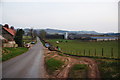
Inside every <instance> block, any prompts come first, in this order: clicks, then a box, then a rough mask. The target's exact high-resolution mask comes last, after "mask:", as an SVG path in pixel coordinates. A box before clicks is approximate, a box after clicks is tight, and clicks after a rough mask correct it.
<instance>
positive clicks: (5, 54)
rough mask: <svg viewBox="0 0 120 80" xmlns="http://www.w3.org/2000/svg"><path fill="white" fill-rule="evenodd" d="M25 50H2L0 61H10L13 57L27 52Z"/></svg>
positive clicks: (19, 48)
mask: <svg viewBox="0 0 120 80" xmlns="http://www.w3.org/2000/svg"><path fill="white" fill-rule="evenodd" d="M27 50H28V49H27V48H24V47H18V48H3V53H2V61H6V60H8V59H11V58H13V57H15V56H18V55H20V54H23V53H25V52H26V51H27Z"/></svg>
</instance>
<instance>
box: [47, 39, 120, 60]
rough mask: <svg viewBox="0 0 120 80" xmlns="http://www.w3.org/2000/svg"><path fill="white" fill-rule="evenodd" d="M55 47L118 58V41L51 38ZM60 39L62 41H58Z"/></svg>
mask: <svg viewBox="0 0 120 80" xmlns="http://www.w3.org/2000/svg"><path fill="white" fill-rule="evenodd" d="M47 41H48V42H50V44H52V45H53V46H55V47H57V46H58V47H59V48H60V49H61V51H62V52H63V53H68V54H74V55H81V56H97V57H107V58H118V41H103V42H87V41H86V42H85V41H80V40H64V39H49V40H47ZM56 41H59V42H60V43H58V44H57V43H56Z"/></svg>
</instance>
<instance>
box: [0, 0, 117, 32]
mask: <svg viewBox="0 0 120 80" xmlns="http://www.w3.org/2000/svg"><path fill="white" fill-rule="evenodd" d="M118 1H119V0H1V3H0V9H1V11H2V12H1V13H2V15H0V17H1V19H2V20H0V23H2V24H6V23H7V24H9V25H10V26H14V27H15V28H37V29H46V28H51V29H61V30H69V31H82V30H84V31H97V32H104V33H106V32H118Z"/></svg>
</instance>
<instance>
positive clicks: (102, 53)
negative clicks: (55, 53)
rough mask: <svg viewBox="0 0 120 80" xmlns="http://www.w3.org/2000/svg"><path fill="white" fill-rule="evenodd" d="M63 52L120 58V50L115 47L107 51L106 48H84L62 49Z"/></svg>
mask: <svg viewBox="0 0 120 80" xmlns="http://www.w3.org/2000/svg"><path fill="white" fill-rule="evenodd" d="M61 51H62V52H63V53H67V54H71V55H76V56H93V57H103V58H114V59H120V56H118V51H115V50H114V48H111V49H109V51H108V52H107V50H106V49H104V48H101V49H99V50H98V49H82V50H65V49H61Z"/></svg>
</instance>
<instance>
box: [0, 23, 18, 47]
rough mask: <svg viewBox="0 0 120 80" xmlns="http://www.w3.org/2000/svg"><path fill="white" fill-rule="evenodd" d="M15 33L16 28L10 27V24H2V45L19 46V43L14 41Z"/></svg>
mask: <svg viewBox="0 0 120 80" xmlns="http://www.w3.org/2000/svg"><path fill="white" fill-rule="evenodd" d="M15 34H16V30H15V29H14V27H12V26H11V27H10V28H9V26H8V24H5V25H4V26H2V35H1V40H2V42H3V43H2V47H17V44H16V43H15V41H14V37H15Z"/></svg>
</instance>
